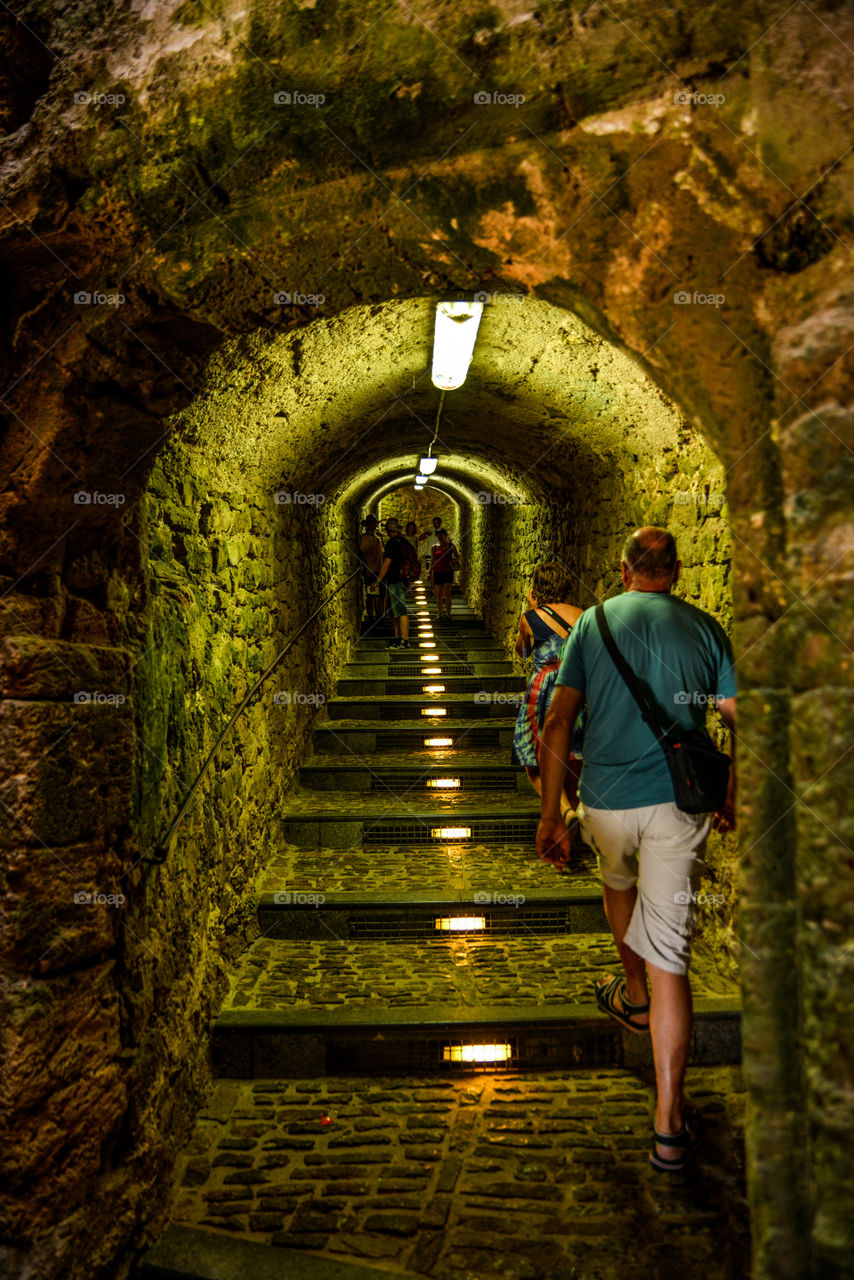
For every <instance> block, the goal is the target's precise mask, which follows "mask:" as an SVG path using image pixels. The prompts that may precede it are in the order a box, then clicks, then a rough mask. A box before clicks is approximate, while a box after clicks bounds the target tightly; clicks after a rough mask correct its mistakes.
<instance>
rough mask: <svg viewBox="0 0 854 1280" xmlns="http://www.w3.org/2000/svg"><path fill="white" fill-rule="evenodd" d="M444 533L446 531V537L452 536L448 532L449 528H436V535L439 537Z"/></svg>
mask: <svg viewBox="0 0 854 1280" xmlns="http://www.w3.org/2000/svg"><path fill="white" fill-rule="evenodd" d="M443 533H444V535H445V537H446V538H450V536H451V535H450V534H449V533H448V530H447V529H445V528H442V529H437V530H436V537H437V538H441V536H442V534H443Z"/></svg>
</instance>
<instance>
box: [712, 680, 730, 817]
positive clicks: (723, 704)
mask: <svg viewBox="0 0 854 1280" xmlns="http://www.w3.org/2000/svg"><path fill="white" fill-rule="evenodd" d="M716 705H717V709H718V711H719V712H720V717H721V719H722V720H723V722H724V724H725V725H726V727H727V728H728V729H729V752H730V755H731V756H732V764H731V765H730V767H729V784H728V786H727V793H726V800H725V801H724V807H723V808H722V809H720V810H719V811H718V812H717V813H716V814H715V816H714V819H713V825H714V828H715V830H716V831H720V832H721V833H722V834H723V833H725V832H727V831H732V830H733V829H734V827H735V698H718V700H717V704H716Z"/></svg>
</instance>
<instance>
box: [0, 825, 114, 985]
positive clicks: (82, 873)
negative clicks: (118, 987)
mask: <svg viewBox="0 0 854 1280" xmlns="http://www.w3.org/2000/svg"><path fill="white" fill-rule="evenodd" d="M120 871H121V862H120V860H119V858H118V856H117V854H116V853H115V852H114V851H113V850H112V849H104V848H102V847H100V846H99V845H97V844H83V845H65V846H63V847H62V849H61V850H60V851H58V852H56V853H55V852H53V851H52V850H50V849H46V848H43V847H41V846H35V847H30V848H15V849H12V850H10V851H9V853H8V856H7V861H6V876H7V891H6V894H5V897H4V899H3V902H2V906H0V918H2V921H3V934H2V944H0V954H2V956H3V958H4V961H5V964H6V965H7V966H8V967H9V968H10V969H12V970H17V971H18V972H22V971H32V972H46V971H50V970H56V969H63V968H66V967H68V966H69V965H71V964H81V963H83V962H84V961H87V960H91V959H94V957H96V956H98V955H101V954H103V953H104V952H106V951H109V950H110V948H111V947H112V946H114V945H115V942H116V938H117V937H118V933H119V920H120V917H121V909H122V905H123V902H122V899H123V898H125V897H126V891H127V885H126V883H124V882H123V881H121V880H120V879H119V875H120Z"/></svg>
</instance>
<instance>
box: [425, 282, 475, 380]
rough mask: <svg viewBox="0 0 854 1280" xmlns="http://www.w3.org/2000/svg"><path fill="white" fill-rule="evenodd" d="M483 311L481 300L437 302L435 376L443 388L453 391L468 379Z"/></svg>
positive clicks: (434, 378)
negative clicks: (467, 375)
mask: <svg viewBox="0 0 854 1280" xmlns="http://www.w3.org/2000/svg"><path fill="white" fill-rule="evenodd" d="M482 314H483V303H482V302H440V303H438V304H437V306H436V325H435V329H434V333H433V369H432V379H433V386H434V387H438V388H439V390H440V391H454V390H456V388H457V387H461V386H462V385H463V383H464V382H465V380H466V374H467V373H468V370H469V365H470V364H471V358H472V353H473V352H474V344H475V339H476V338H477V330H478V326H479V324H480V317H481V315H482Z"/></svg>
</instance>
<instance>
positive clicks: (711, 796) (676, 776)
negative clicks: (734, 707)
mask: <svg viewBox="0 0 854 1280" xmlns="http://www.w3.org/2000/svg"><path fill="white" fill-rule="evenodd" d="M595 612H596V623H597V625H598V627H599V634H600V635H601V637H602V639H603V641H604V642H605V648H606V649H607V650H608V652H609V654H610V655H611V658H612V659H613V662H614V666H615V667H616V668H617V670H618V671H619V673H620V675H621V676H622V677H623V679H624V680H625V682H626V684H627V685H628V688H629V692H630V693H631V695H632V697H633V698H634V700H635V702H636V703H637V704H638V706H639V708H640V713H641V716H642V717H643V721H644V724H646V725H647V726H648V727H649V728H650V729H651V730H652V732H653V733H654V734H655V737H656V739H657V741H658V745H659V746H660V747H661V749H662V751H663V752H664V757H665V759H666V761H667V767H668V769H669V770H670V777H671V779H672V782H673V794H674V799H675V801H676V807H677V809H681V810H682V812H683V813H716V812H717V811H718V810H719V809H722V808H723V807H724V804H725V802H726V795H727V784H728V782H729V767H730V763H731V762H730V758H729V756H727V755H724V753H723V751H718V749H717V747H716V746H715V744H714V742H713V741H712V738H711V736H710V734H709V733H708V732H707V731H706V730H705V729H679V728H677V729H676V731H675V732H674V731H671V730H670V729H668V728H667V724H666V722H665V720H664V717H663V716H662V714H661V711H660V709H659V707H658V706H657V705H656V703H655V700H654V699H653V698H652V696H651V694H650V692H649V690H648V689H647V688H646V687H645V686H644V685H643V684H642V683H641V682H640V681H639V680H638V678H637V676H636V675H635V673H634V672H633V671H632V669H631V667H630V666H629V664H628V663H627V662H626V660H625V658H624V657H623V655H622V654H621V653H620V651H619V649H618V648H617V646H616V644H615V643H614V637H613V636H612V635H611V628H610V627H609V626H608V619H607V618H606V617H605V606H604V605H601V604H598V605H597V606H596V611H595Z"/></svg>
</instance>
